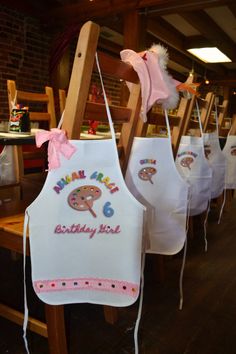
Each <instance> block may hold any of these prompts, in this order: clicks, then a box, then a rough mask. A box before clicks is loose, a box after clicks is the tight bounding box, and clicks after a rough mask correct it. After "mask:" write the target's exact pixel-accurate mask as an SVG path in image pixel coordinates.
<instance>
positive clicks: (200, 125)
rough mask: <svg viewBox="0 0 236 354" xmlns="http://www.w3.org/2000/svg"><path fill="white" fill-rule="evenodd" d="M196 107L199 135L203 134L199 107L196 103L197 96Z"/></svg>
mask: <svg viewBox="0 0 236 354" xmlns="http://www.w3.org/2000/svg"><path fill="white" fill-rule="evenodd" d="M196 109H197V118H198V123H199V128H200V132H201V136H203V130H202V122H201V115H200V109H199V104H198V101H197V98H196Z"/></svg>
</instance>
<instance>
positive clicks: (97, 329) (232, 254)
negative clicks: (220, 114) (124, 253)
mask: <svg viewBox="0 0 236 354" xmlns="http://www.w3.org/2000/svg"><path fill="white" fill-rule="evenodd" d="M195 230H196V233H195V236H194V238H193V239H189V240H188V252H187V261H186V267H185V272H184V306H183V309H182V311H180V310H178V303H179V288H178V282H179V273H180V268H181V262H182V254H180V255H177V256H175V257H172V258H170V257H166V258H165V259H164V261H165V280H164V281H162V282H160V281H158V280H157V277H156V275H155V272H154V266H155V257H150V256H149V257H147V262H146V269H145V289H144V304H143V312H142V319H141V323H140V331H139V343H140V354H236V320H235V319H236V200H235V201H234V203H233V205H232V207H231V209H230V211H229V212H227V213H224V214H223V218H222V222H221V224H220V225H217V212H216V210H214V209H213V210H212V211H211V212H210V216H209V224H208V252H207V253H206V252H204V240H203V230H202V228H201V227H198V225H197V222H196V223H195ZM28 280H29V281H28V283H29V284H28V297H29V311H30V315H34V316H35V315H37V316H38V317H39V318H43V316H44V315H43V306H42V304H41V303H40V302H39V301H38V300H37V299H36V297H35V295H34V293H33V290H32V288H31V285H30V269H29V266H28ZM0 282H1V287H0V300H1V301H3V300H4V301H5V303H8V304H9V305H12V304H15V305H16V307H17V308H22V306H23V284H22V260H21V259H19V260H16V261H12V259H11V256H10V254H9V253H8V252H7V251H5V250H0ZM137 305H138V303H137V304H135V305H133V306H131V307H129V308H123V309H120V310H119V320H118V322H117V323H116V324H115V325H109V324H107V323H106V322H105V320H104V316H103V308H102V306H96V305H89V304H81V305H67V306H66V324H67V330H68V342H69V353H70V354H133V353H134V344H133V328H134V324H135V320H136V315H137ZM28 340H29V344H30V349H31V354H48V348H47V340H46V339H44V338H42V337H40V336H38V335H35V334H32V333H28ZM5 353H8V354H21V353H22V354H23V353H25V350H24V346H23V340H22V329H21V328H20V327H19V326H17V325H14V324H13V323H11V322H8V321H7V320H4V319H1V318H0V354H5ZM55 354H57V353H55Z"/></svg>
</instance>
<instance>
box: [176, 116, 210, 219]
mask: <svg viewBox="0 0 236 354" xmlns="http://www.w3.org/2000/svg"><path fill="white" fill-rule="evenodd" d="M198 118H200V117H199V114H198ZM199 125H200V132H201V137H195V136H182V137H181V141H180V145H179V149H178V153H177V156H176V160H175V163H176V167H177V169H178V171H179V173H180V175H181V176H182V177H183V178H184V179H185V180H186V181H187V182H188V183H189V185H190V192H189V199H190V205H189V215H190V216H194V215H199V214H201V213H203V212H204V211H206V210H207V207H208V203H209V201H210V199H211V182H212V169H211V167H210V165H209V163H208V162H207V160H206V158H205V153H204V145H203V137H202V126H201V122H200V119H199Z"/></svg>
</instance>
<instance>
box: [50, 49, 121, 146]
mask: <svg viewBox="0 0 236 354" xmlns="http://www.w3.org/2000/svg"><path fill="white" fill-rule="evenodd" d="M95 59H96V64H97V68H98V73H99V77H100V81H101V86H102V92H103V97H104V101H105V106H106V112H107V118H108V123H109V128H110V132H111V137H112V140H113V142H114V144H115V145H116V134H115V130H114V127H113V122H112V118H111V112H110V108H109V104H108V101H107V95H106V91H105V87H104V83H103V79H102V73H101V69H100V65H99V60H98V55H97V53H96V54H95ZM64 113H65V110H64V111H63V112H62V115H61V119H60V121H59V123H58V125H57V128H58V129H60V128H61V126H62V123H63V119H64Z"/></svg>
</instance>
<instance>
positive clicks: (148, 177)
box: [125, 112, 188, 255]
mask: <svg viewBox="0 0 236 354" xmlns="http://www.w3.org/2000/svg"><path fill="white" fill-rule="evenodd" d="M165 116H166V123H167V129H168V133H169V137H168V138H138V137H137V138H135V139H134V142H133V146H132V151H131V155H130V160H129V163H128V168H127V173H126V178H125V180H126V183H127V186H128V188H129V189H130V191H131V192H132V193H133V195H134V196H135V197H136V198H137V199H138V200H139V201H141V203H142V204H144V205H145V206H146V207H147V214H148V215H147V235H148V239H149V242H148V245H147V249H146V251H147V252H148V253H159V254H165V255H171V254H175V253H178V252H179V251H180V250H181V249H182V248H183V245H184V242H185V239H186V214H187V204H188V185H187V183H186V182H185V181H184V180H183V179H182V178H181V176H180V175H179V173H178V171H177V169H176V166H175V162H174V158H173V153H172V147H171V140H170V127H169V123H168V117H167V113H166V112H165Z"/></svg>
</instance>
